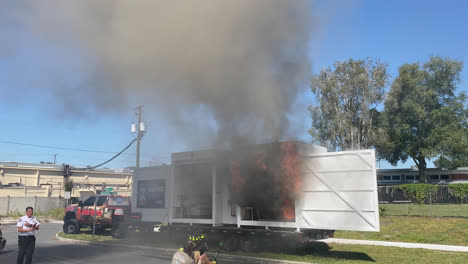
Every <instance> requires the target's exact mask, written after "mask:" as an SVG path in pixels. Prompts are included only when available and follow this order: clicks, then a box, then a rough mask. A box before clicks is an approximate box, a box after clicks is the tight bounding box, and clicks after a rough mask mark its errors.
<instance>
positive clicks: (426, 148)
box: [377, 57, 468, 182]
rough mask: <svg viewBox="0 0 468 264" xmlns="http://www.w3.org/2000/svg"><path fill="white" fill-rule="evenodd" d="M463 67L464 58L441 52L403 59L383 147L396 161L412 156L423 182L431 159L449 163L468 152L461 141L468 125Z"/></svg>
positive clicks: (383, 152)
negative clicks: (442, 55)
mask: <svg viewBox="0 0 468 264" xmlns="http://www.w3.org/2000/svg"><path fill="white" fill-rule="evenodd" d="M462 68H463V63H462V62H461V61H457V60H452V59H449V58H440V57H431V58H430V60H429V61H428V62H426V63H424V64H420V63H414V64H405V65H402V66H401V67H400V68H399V70H398V77H397V78H396V79H395V80H394V82H393V84H392V86H391V90H390V92H389V94H388V97H387V100H386V102H385V112H384V117H385V122H384V126H385V134H383V135H382V136H386V140H384V141H381V144H380V145H379V146H377V150H378V153H379V155H380V156H381V157H382V158H384V159H386V160H388V161H389V162H390V163H391V164H393V165H396V164H397V163H398V162H399V161H403V162H405V161H406V160H407V159H408V158H411V159H412V160H413V161H414V163H415V164H416V165H417V167H418V169H419V176H420V180H421V181H422V182H427V177H426V173H425V172H426V166H427V160H428V159H431V158H438V160H439V161H440V162H445V163H447V164H448V163H449V162H447V161H450V158H452V157H454V158H455V159H456V157H455V156H454V155H455V154H458V155H462V156H463V155H465V156H466V155H467V154H468V153H467V151H468V149H459V148H458V146H457V140H459V139H463V135H465V137H466V128H467V126H466V123H467V115H466V113H467V112H466V109H465V106H464V104H465V101H466V97H465V95H464V94H459V95H457V94H456V90H457V84H458V83H459V82H460V78H459V76H460V72H461V70H462ZM465 140H466V138H465ZM448 158H449V159H448Z"/></svg>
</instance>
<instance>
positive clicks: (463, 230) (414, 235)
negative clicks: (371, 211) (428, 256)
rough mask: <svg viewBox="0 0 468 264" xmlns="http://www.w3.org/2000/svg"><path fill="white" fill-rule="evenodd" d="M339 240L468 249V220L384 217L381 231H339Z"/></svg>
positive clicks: (336, 234) (337, 233)
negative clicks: (363, 240) (395, 242)
mask: <svg viewBox="0 0 468 264" xmlns="http://www.w3.org/2000/svg"><path fill="white" fill-rule="evenodd" d="M335 237H336V238H351V239H365V240H382V241H399V242H415V243H430V244H444V245H458V246H468V219H467V218H448V217H443V218H441V217H414V216H386V217H380V232H355V231H336V232H335Z"/></svg>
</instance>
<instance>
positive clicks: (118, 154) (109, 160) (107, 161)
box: [90, 138, 137, 170]
mask: <svg viewBox="0 0 468 264" xmlns="http://www.w3.org/2000/svg"><path fill="white" fill-rule="evenodd" d="M135 141H137V139H136V138H135V139H133V140H132V142H130V144H128V145H127V146H126V147H125V148H124V149H122V151H120V152H119V153H117V154H116V155H115V156H114V157H112V158H110V159H108V160H106V161H104V162H103V163H101V164H99V165H96V166H93V167H91V168H90V169H92V170H93V169H95V168H97V167H101V166H102V165H104V164H106V163H109V162H111V161H112V160H113V159H115V158H117V157H118V156H120V154H122V153H123V152H124V151H125V150H127V149H128V148H129V147H130V146H131V145H132V144H133V143H134V142H135Z"/></svg>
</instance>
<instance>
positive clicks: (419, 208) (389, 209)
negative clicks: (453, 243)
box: [379, 204, 468, 217]
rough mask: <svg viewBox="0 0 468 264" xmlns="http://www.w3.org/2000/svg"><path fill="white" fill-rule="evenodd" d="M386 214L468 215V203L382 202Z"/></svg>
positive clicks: (381, 205)
mask: <svg viewBox="0 0 468 264" xmlns="http://www.w3.org/2000/svg"><path fill="white" fill-rule="evenodd" d="M379 206H380V207H381V208H384V210H385V212H384V214H385V215H402V216H403V215H404V216H433V217H444V216H449V217H450V216H452V217H468V204H433V205H429V204H422V205H419V204H380V205H379Z"/></svg>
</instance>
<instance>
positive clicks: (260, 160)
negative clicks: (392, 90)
mask: <svg viewBox="0 0 468 264" xmlns="http://www.w3.org/2000/svg"><path fill="white" fill-rule="evenodd" d="M257 167H258V168H260V169H261V170H262V171H263V172H265V171H266V170H267V169H268V167H267V165H266V164H265V162H264V161H263V157H261V158H258V159H257Z"/></svg>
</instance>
